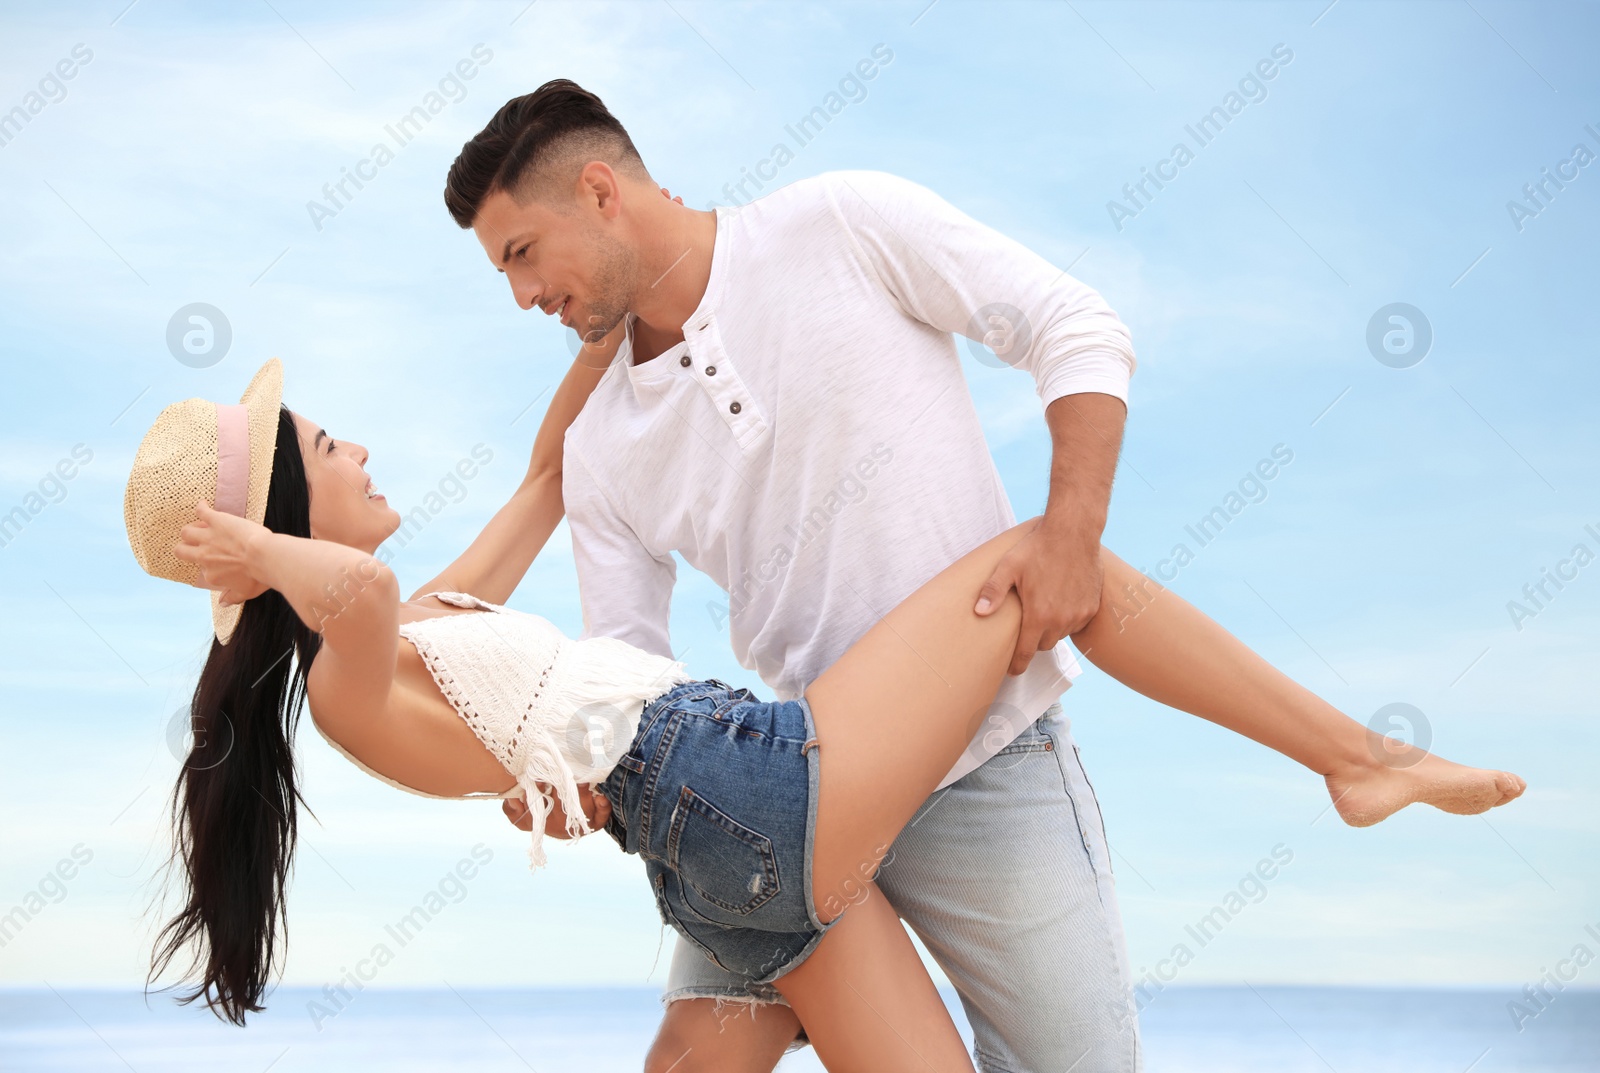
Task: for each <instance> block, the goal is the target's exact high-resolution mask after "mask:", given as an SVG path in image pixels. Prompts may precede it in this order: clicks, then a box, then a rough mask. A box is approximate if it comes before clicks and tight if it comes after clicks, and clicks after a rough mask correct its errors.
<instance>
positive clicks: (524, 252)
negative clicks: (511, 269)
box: [517, 246, 530, 258]
mask: <svg viewBox="0 0 1600 1073" xmlns="http://www.w3.org/2000/svg"><path fill="white" fill-rule="evenodd" d="M529 248H530V247H529V246H524V247H522V249H520V250H518V251H517V256H518V257H523V258H525V257H527V256H528V250H529Z"/></svg>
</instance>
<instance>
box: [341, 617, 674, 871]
mask: <svg viewBox="0 0 1600 1073" xmlns="http://www.w3.org/2000/svg"><path fill="white" fill-rule="evenodd" d="M428 595H430V596H433V597H435V598H437V599H438V600H439V601H440V602H441V603H446V604H450V605H451V606H453V607H465V608H475V609H477V610H478V611H480V612H483V613H481V614H475V615H439V616H436V617H434V618H425V619H419V620H417V621H416V622H407V623H403V624H402V625H401V626H400V636H401V637H403V638H405V639H406V640H407V641H410V642H411V643H412V644H413V645H415V646H416V649H417V652H418V654H419V655H421V656H422V662H423V663H424V664H425V665H426V666H427V668H428V672H429V673H430V674H431V675H433V680H434V682H436V683H437V684H438V686H439V691H440V692H441V693H443V694H444V696H445V699H446V700H448V701H449V702H450V705H451V707H453V708H454V709H455V710H456V712H457V713H458V714H459V715H460V716H461V718H462V719H464V720H466V722H467V725H468V726H469V727H471V728H472V732H473V733H474V734H476V735H477V736H478V740H479V741H481V742H483V744H484V746H485V747H486V748H488V750H489V751H490V752H491V753H493V754H494V756H495V759H497V760H499V761H500V763H501V765H502V766H503V767H504V768H505V769H506V770H507V771H508V772H510V773H511V775H512V776H513V777H514V778H515V779H516V780H517V785H516V787H514V788H513V789H511V790H508V791H506V792H505V793H502V794H473V795H470V796H472V797H491V798H501V797H524V798H526V800H527V802H528V807H529V809H530V810H531V811H532V812H533V844H532V845H531V846H529V847H528V859H529V861H530V862H531V864H532V866H533V867H534V868H538V867H540V866H541V865H543V864H544V863H545V854H544V821H545V817H546V816H547V815H548V814H549V811H550V809H551V807H552V806H553V802H552V801H551V800H550V798H549V796H548V795H547V794H546V793H545V792H544V791H542V790H540V789H539V788H538V786H537V785H536V784H537V783H544V784H545V785H547V786H550V787H553V788H554V789H555V793H556V797H557V799H559V800H560V802H561V808H562V811H564V812H565V813H566V817H567V833H568V834H569V835H572V836H574V837H576V836H578V835H582V834H588V833H589V831H590V828H589V824H588V821H587V820H586V819H585V818H584V815H583V809H582V808H581V807H579V805H578V800H577V793H578V784H579V783H588V784H591V785H592V784H596V783H599V782H601V781H603V780H604V779H605V777H606V776H607V775H609V774H610V773H611V770H612V769H613V768H615V767H616V766H617V762H618V761H619V760H621V759H622V757H623V755H624V754H625V753H626V752H627V751H628V747H629V746H630V745H631V744H632V743H633V736H634V734H635V733H636V732H637V730H638V727H639V716H640V714H641V713H642V712H643V711H644V706H645V704H646V703H647V702H648V701H651V700H653V699H655V698H656V697H659V696H660V695H661V694H663V693H665V692H667V691H668V690H669V689H671V688H672V687H673V686H675V685H678V684H679V683H682V682H688V681H692V678H691V677H690V676H689V675H688V674H685V673H684V669H683V664H682V663H680V662H678V661H677V660H674V659H668V658H666V657H664V656H657V655H655V654H653V653H650V652H646V651H644V650H643V649H641V648H635V647H634V646H633V645H630V644H628V643H627V642H626V641H621V640H618V639H616V638H614V637H592V638H588V639H587V640H581V641H579V640H574V639H572V638H570V637H567V636H566V635H565V634H563V633H562V632H561V630H560V629H558V628H557V627H556V626H555V625H554V624H553V623H551V622H549V621H547V620H545V619H543V618H540V617H539V616H538V615H530V614H528V613H527V612H524V611H513V610H512V609H510V608H508V607H503V606H501V605H499V604H491V603H489V602H488V601H486V600H480V599H478V598H477V597H476V596H469V595H467V594H465V593H459V592H434V593H429V594H428ZM315 722H316V721H315V720H312V723H313V725H315ZM317 729H318V730H319V732H320V731H321V728H320V727H318V728H317ZM323 737H324V738H327V740H328V743H329V744H330V745H332V746H333V747H334V749H336V750H337V751H338V752H340V753H342V754H343V755H344V756H345V757H346V758H347V759H349V760H350V761H352V762H353V763H355V765H356V766H357V767H359V768H361V769H362V770H363V771H365V772H367V774H369V775H372V776H375V777H376V778H379V779H382V780H383V781H384V782H386V783H388V784H389V785H391V786H396V787H398V788H400V789H402V790H406V791H408V792H410V793H414V794H420V795H421V796H423V797H439V796H442V795H439V794H428V793H423V791H421V790H415V789H412V788H411V787H409V786H406V785H405V784H403V783H400V782H396V781H395V780H394V779H391V778H389V777H387V776H385V775H383V774H380V773H379V772H376V771H374V770H372V769H371V768H369V767H367V765H365V764H363V763H362V762H361V761H360V760H357V759H356V758H355V757H354V756H352V755H351V754H350V752H349V751H348V750H346V749H345V748H343V747H342V746H341V745H339V743H338V742H336V741H334V740H333V739H332V738H328V736H327V734H326V733H323Z"/></svg>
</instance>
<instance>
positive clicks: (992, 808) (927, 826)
mask: <svg viewBox="0 0 1600 1073" xmlns="http://www.w3.org/2000/svg"><path fill="white" fill-rule="evenodd" d="M877 882H878V886H879V887H880V888H881V889H882V891H883V893H884V896H885V897H887V898H888V899H889V903H890V904H891V905H893V906H894V908H895V910H896V912H898V913H899V914H900V916H901V918H902V919H903V920H905V922H906V923H907V924H909V925H910V926H911V928H912V930H913V931H915V932H916V934H917V936H918V937H919V938H920V939H921V940H922V942H923V944H924V945H925V946H926V947H927V948H928V951H929V952H930V953H931V954H932V955H933V957H934V959H935V960H936V961H937V962H938V963H939V966H940V968H942V969H943V970H944V972H945V974H946V975H947V976H949V977H950V981H951V982H952V983H953V984H954V985H955V986H956V989H957V991H958V992H959V993H960V995H961V1003H962V1006H963V1007H964V1008H965V1010H966V1014H967V1019H968V1020H969V1021H970V1022H971V1023H972V1029H973V1035H974V1037H975V1055H974V1057H975V1059H976V1061H977V1065H978V1068H979V1069H980V1070H982V1071H983V1073H1065V1071H1066V1070H1069V1069H1070V1070H1071V1071H1072V1073H1138V1071H1139V1070H1141V1069H1142V1068H1143V1062H1142V1058H1141V1054H1140V1049H1139V1029H1138V1019H1137V1015H1136V1013H1135V1007H1134V998H1133V990H1132V980H1131V973H1130V972H1129V967H1128V956H1127V945H1126V942H1125V940H1124V937H1123V932H1122V915H1121V913H1120V912H1119V911H1118V909H1117V899H1116V882H1115V880H1114V878H1113V876H1112V870H1111V854H1110V849H1109V847H1108V846H1107V844H1106V835H1105V826H1104V824H1103V823H1102V822H1101V819H1100V805H1099V803H1098V802H1097V801H1096V800H1095V794H1094V788H1093V787H1092V786H1090V785H1089V777H1088V775H1087V774H1085V772H1084V770H1083V764H1082V762H1081V761H1080V760H1079V758H1078V748H1077V746H1076V745H1075V744H1074V743H1073V741H1072V733H1071V729H1070V726H1069V724H1068V721H1067V718H1066V716H1064V715H1063V714H1062V712H1061V705H1060V704H1059V703H1058V704H1052V705H1051V706H1050V708H1049V710H1048V711H1046V712H1045V713H1044V715H1043V716H1041V717H1040V718H1039V719H1038V721H1036V722H1035V723H1034V724H1033V725H1032V726H1030V727H1029V728H1028V729H1027V730H1025V731H1023V732H1022V733H1021V734H1020V735H1018V737H1017V739H1016V740H1015V741H1013V742H1012V743H1011V744H1010V745H1008V746H1006V747H1005V748H1004V749H1002V750H1001V751H1000V752H998V753H996V754H995V755H994V756H992V757H990V758H989V760H988V762H986V763H985V764H983V766H981V767H979V768H977V769H976V770H974V771H972V772H969V773H968V774H967V775H966V776H964V777H963V778H961V779H959V780H957V781H956V782H954V783H952V784H951V785H949V786H947V787H945V788H944V789H943V790H939V791H937V792H935V793H934V794H933V796H931V797H929V798H928V800H927V802H926V803H924V804H923V806H922V808H920V809H919V810H918V811H917V814H916V815H915V816H913V817H912V819H911V822H910V823H909V824H907V825H906V828H905V830H904V831H902V832H901V833H900V837H899V838H898V839H896V840H895V843H894V846H893V848H892V849H891V851H890V853H889V856H888V857H887V858H886V859H885V860H884V862H883V865H882V867H881V868H880V870H879V873H878V879H877ZM685 998H721V999H725V1000H731V1001H751V1000H752V999H753V1000H754V1001H758V1002H782V1001H783V998H782V996H781V995H779V994H778V992H777V991H776V989H774V988H773V987H772V986H771V985H770V984H768V985H752V984H750V983H748V982H747V981H746V980H744V979H741V978H740V977H738V976H735V975H733V974H731V973H728V972H725V971H724V970H722V969H720V968H718V967H717V966H716V965H715V964H714V963H712V962H711V961H710V960H708V959H707V958H706V957H705V955H704V954H702V953H701V952H700V951H699V950H698V949H696V948H695V947H694V946H692V945H691V944H688V943H685V942H683V941H682V940H681V939H679V940H677V942H676V945H675V947H674V950H673V957H672V966H671V969H670V970H669V971H668V974H667V987H666V990H665V992H664V993H663V995H662V1001H663V1002H664V1003H666V1002H672V1001H674V1000H676V999H685Z"/></svg>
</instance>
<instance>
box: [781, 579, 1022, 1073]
mask: <svg viewBox="0 0 1600 1073" xmlns="http://www.w3.org/2000/svg"><path fill="white" fill-rule="evenodd" d="M979 584H982V581H981V580H980V581H979ZM1013 640H1014V639H1013ZM773 986H775V987H776V988H777V989H778V990H779V991H780V992H781V993H782V994H783V997H784V998H785V999H787V1000H788V1002H789V1005H790V1006H791V1007H792V1008H793V1009H794V1012H795V1013H796V1014H797V1015H798V1016H799V1018H800V1023H801V1024H803V1025H805V1026H806V1036H807V1037H809V1038H810V1040H811V1046H812V1047H814V1048H815V1049H816V1052H817V1058H818V1059H820V1060H821V1062H822V1064H823V1065H824V1066H826V1067H827V1068H828V1071H829V1073H858V1071H859V1073H897V1071H900V1070H905V1071H906V1073H972V1059H971V1058H970V1057H969V1056H968V1055H967V1046H966V1043H964V1042H963V1041H962V1039H961V1033H960V1032H958V1031H957V1030H956V1026H955V1022H954V1021H952V1020H951V1019H950V1012H949V1011H948V1010H947V1009H945V1005H944V1000H943V999H941V998H940V997H939V992H938V990H937V989H935V987H934V986H933V980H932V979H930V978H929V976H928V970H927V969H925V968H924V967H923V965H922V959H921V958H920V957H919V956H918V954H917V948H916V947H915V946H913V945H912V943H911V937H910V936H909V935H907V934H906V930H905V928H904V927H903V926H902V925H901V923H900V918H899V917H898V916H896V915H895V912H894V909H893V907H891V906H890V905H889V900H888V899H887V898H885V897H884V896H883V892H882V891H880V890H879V889H878V888H877V886H876V885H875V884H871V883H869V884H867V885H866V891H865V897H863V898H861V899H860V900H859V901H857V902H855V903H854V904H852V905H851V907H850V912H848V913H846V914H845V915H844V918H843V919H841V920H840V921H839V923H837V924H835V925H834V926H833V928H832V929H831V930H829V932H828V934H827V935H826V936H824V937H823V940H822V942H820V943H818V944H817V948H816V950H814V951H812V954H811V956H810V957H808V958H806V960H805V961H803V962H801V963H800V967H799V968H797V969H795V970H794V971H793V972H789V973H785V974H784V975H783V976H780V977H778V979H777V980H776V981H774V985H773Z"/></svg>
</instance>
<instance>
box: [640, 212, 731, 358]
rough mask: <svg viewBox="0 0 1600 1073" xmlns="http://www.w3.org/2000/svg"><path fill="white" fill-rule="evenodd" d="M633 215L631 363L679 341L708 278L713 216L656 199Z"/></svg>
mask: <svg viewBox="0 0 1600 1073" xmlns="http://www.w3.org/2000/svg"><path fill="white" fill-rule="evenodd" d="M647 205H648V208H647V209H646V211H644V212H643V213H642V214H641V215H640V217H639V225H638V226H639V230H640V234H641V235H642V236H643V239H642V243H641V257H640V259H639V263H640V267H641V272H640V275H641V277H642V280H643V282H642V284H641V286H640V290H639V293H638V294H637V295H635V297H634V304H633V309H632V312H633V314H634V316H635V317H637V318H638V320H637V322H636V323H635V324H634V325H633V333H634V343H633V362H634V364H635V365H637V364H640V363H642V362H646V361H649V360H651V359H652V358H655V357H657V356H658V355H660V354H661V353H662V352H663V351H665V350H667V349H669V348H670V347H671V346H672V345H673V344H674V343H678V342H681V341H682V339H683V326H684V324H685V323H686V322H687V321H688V319H689V318H690V317H691V316H692V315H693V314H694V311H695V310H696V309H698V308H699V306H700V302H701V300H702V299H703V298H704V297H705V293H706V285H707V284H708V283H709V282H710V280H711V255H712V250H713V248H714V247H715V245H716V240H717V217H716V214H715V213H712V212H701V211H699V210H697V209H691V208H688V207H686V206H683V205H679V204H677V203H676V202H671V201H668V200H666V199H665V198H661V199H659V200H658V201H655V202H647Z"/></svg>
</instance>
